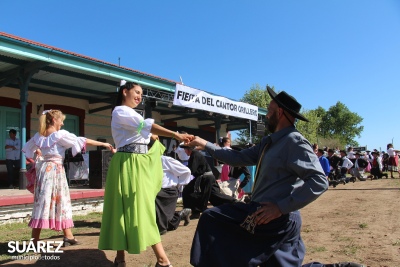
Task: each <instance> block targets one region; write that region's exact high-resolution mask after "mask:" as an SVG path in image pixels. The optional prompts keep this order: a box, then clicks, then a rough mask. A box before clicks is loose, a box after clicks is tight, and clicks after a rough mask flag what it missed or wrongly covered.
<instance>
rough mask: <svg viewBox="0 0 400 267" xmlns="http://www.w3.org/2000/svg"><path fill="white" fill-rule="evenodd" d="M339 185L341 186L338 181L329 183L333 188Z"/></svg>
mask: <svg viewBox="0 0 400 267" xmlns="http://www.w3.org/2000/svg"><path fill="white" fill-rule="evenodd" d="M338 184H339V182H338V181H336V180H333V181H329V185H331V186H333V188H335V187H336V186H337V185H338Z"/></svg>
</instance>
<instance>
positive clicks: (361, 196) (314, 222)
mask: <svg viewBox="0 0 400 267" xmlns="http://www.w3.org/2000/svg"><path fill="white" fill-rule="evenodd" d="M399 188H400V179H382V180H373V181H371V180H368V181H365V182H360V181H357V182H355V183H349V184H346V185H338V186H337V187H336V188H332V187H330V188H329V190H328V191H327V192H326V193H324V194H323V195H322V196H321V197H320V198H319V199H317V200H316V201H315V202H313V203H312V204H310V205H309V206H307V207H306V208H304V209H302V218H303V227H302V237H303V240H304V243H305V245H306V248H307V253H306V257H305V260H304V263H308V262H312V261H319V262H322V263H335V262H340V261H354V262H361V263H364V264H366V265H367V266H370V267H383V266H387V267H400V229H399V221H400V207H399V196H400V190H399ZM76 224H77V225H79V222H76ZM196 225H197V220H192V221H191V222H190V224H189V225H188V226H186V227H184V226H181V227H179V228H178V229H177V230H176V231H173V232H168V233H167V234H166V235H163V236H162V243H163V245H164V248H165V250H166V252H167V254H168V256H169V258H170V260H171V263H172V264H173V265H174V267H185V266H191V265H190V264H189V254H190V247H191V241H192V238H193V234H194V231H195V229H196ZM78 227H79V226H78ZM98 227H99V224H97V225H95V228H93V229H95V230H92V232H87V233H84V234H79V235H77V238H79V240H80V241H82V242H83V244H82V245H79V246H72V247H67V248H65V249H64V253H63V254H62V255H61V258H60V260H57V261H55V260H39V261H35V260H14V261H10V262H7V263H5V264H4V265H6V266H26V265H33V266H68V267H71V266H75V267H79V266H96V267H98V266H112V262H113V259H114V257H115V252H113V251H100V250H98V249H97V242H98V235H99V228H98ZM55 240H61V238H57V239H55ZM126 261H127V266H134V267H136V266H138V267H144V266H146V267H147V266H154V265H155V257H154V256H153V252H152V250H151V248H149V249H147V251H145V252H143V253H142V254H140V255H127V257H126ZM238 267H239V266H238Z"/></svg>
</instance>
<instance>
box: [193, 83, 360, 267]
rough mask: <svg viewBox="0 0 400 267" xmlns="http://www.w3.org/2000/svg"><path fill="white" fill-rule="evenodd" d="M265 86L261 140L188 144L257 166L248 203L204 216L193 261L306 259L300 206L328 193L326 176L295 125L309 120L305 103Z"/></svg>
mask: <svg viewBox="0 0 400 267" xmlns="http://www.w3.org/2000/svg"><path fill="white" fill-rule="evenodd" d="M267 90H268V93H269V95H270V96H271V98H272V101H271V102H270V104H269V106H268V113H267V115H266V121H267V127H268V130H269V132H271V134H270V135H269V136H266V137H264V138H263V139H262V140H261V142H260V143H259V144H257V145H256V146H253V147H251V148H247V149H243V150H241V151H236V150H223V149H221V148H219V147H217V146H215V145H213V144H212V143H210V142H207V141H206V140H204V139H201V138H199V137H195V139H194V140H193V141H192V142H191V143H189V145H196V146H199V148H203V149H206V150H207V151H208V152H209V153H210V154H211V155H212V156H213V157H214V158H216V159H218V160H221V161H223V162H226V163H227V164H229V165H232V166H241V165H245V166H250V165H257V173H256V177H255V181H254V188H253V191H252V197H251V202H250V203H249V204H245V203H234V204H226V205H222V206H219V207H214V208H211V209H208V210H206V211H205V212H204V213H203V214H202V215H201V217H200V220H199V222H198V225H197V229H196V233H195V236H194V239H193V243H192V249H191V258H190V263H191V264H192V265H193V266H197V267H203V266H204V267H212V266H218V267H227V266H301V264H302V261H303V259H304V254H305V247H304V244H303V241H302V239H301V237H300V232H301V217H300V212H299V209H301V208H303V207H304V206H306V205H308V204H309V203H311V202H312V201H314V200H315V199H317V198H318V197H319V196H320V195H321V194H322V193H323V192H325V191H326V190H327V189H328V181H327V179H326V177H325V173H324V171H323V170H322V168H321V164H320V163H319V161H318V158H317V156H316V155H315V153H314V152H313V150H312V148H311V144H310V143H309V142H308V141H307V140H306V139H305V138H304V137H303V136H302V135H301V134H300V133H299V132H298V131H297V130H296V128H295V126H294V125H295V122H296V119H300V120H303V121H308V120H307V119H306V118H305V117H303V115H301V114H300V113H299V112H300V109H301V105H300V104H299V103H298V102H297V101H296V99H294V98H293V97H292V96H290V95H289V94H287V93H286V92H280V93H279V94H276V93H275V92H274V91H273V90H272V89H271V88H269V87H267ZM218 248H220V249H218ZM306 266H313V267H317V266H318V267H319V266H338V267H339V266H340V267H344V266H354V267H355V266H362V265H359V264H354V263H348V262H347V263H341V264H337V265H330V264H328V265H323V264H320V263H311V264H308V265H306Z"/></svg>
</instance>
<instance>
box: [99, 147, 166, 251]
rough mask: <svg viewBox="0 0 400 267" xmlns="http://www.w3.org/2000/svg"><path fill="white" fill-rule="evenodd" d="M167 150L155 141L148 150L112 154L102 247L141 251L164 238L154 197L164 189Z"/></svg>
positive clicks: (102, 224)
mask: <svg viewBox="0 0 400 267" xmlns="http://www.w3.org/2000/svg"><path fill="white" fill-rule="evenodd" d="M164 150H165V147H164V146H163V145H162V144H161V143H160V142H159V141H156V142H155V143H154V145H153V146H152V148H151V149H150V150H149V152H148V153H147V154H134V153H126V152H117V153H115V154H114V155H113V157H112V159H111V162H110V165H109V168H108V172H107V180H106V187H105V192H104V207H103V218H102V221H101V230H100V239H99V249H104V250H126V251H128V253H131V254H139V253H140V252H141V251H144V250H146V248H147V247H148V246H152V245H154V244H157V243H159V242H161V238H160V234H159V231H158V227H157V224H156V209H155V199H156V195H157V193H158V192H159V191H160V189H161V182H162V178H163V169H162V163H161V155H162V154H163V153H164Z"/></svg>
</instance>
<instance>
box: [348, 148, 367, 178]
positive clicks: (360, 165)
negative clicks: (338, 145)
mask: <svg viewBox="0 0 400 267" xmlns="http://www.w3.org/2000/svg"><path fill="white" fill-rule="evenodd" d="M354 155H355V157H356V159H355V161H354V168H352V169H351V170H350V174H351V175H353V176H354V177H357V178H358V180H360V181H366V180H367V178H366V177H364V169H365V168H366V167H367V166H368V161H367V160H365V159H363V158H361V157H360V156H361V153H360V152H356V153H355V154H354Z"/></svg>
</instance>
